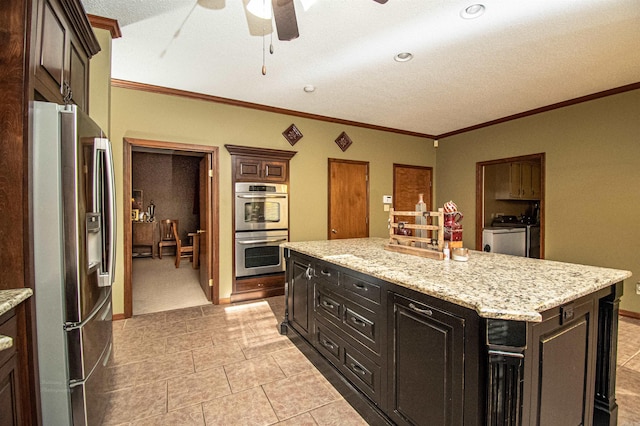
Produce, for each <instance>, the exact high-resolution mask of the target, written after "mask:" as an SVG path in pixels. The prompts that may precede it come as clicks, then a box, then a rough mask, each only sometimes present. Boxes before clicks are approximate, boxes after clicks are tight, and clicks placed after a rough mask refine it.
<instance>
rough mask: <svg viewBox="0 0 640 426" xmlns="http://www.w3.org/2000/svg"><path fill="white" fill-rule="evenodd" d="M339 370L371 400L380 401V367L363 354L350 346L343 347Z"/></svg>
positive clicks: (377, 402)
mask: <svg viewBox="0 0 640 426" xmlns="http://www.w3.org/2000/svg"><path fill="white" fill-rule="evenodd" d="M341 370H342V371H343V372H344V374H345V376H346V377H347V379H349V380H350V381H351V382H352V383H353V384H355V385H356V386H357V387H358V389H360V390H361V391H362V392H364V393H365V394H366V395H367V396H368V397H369V398H371V400H372V401H373V402H375V403H376V404H379V403H380V391H381V386H380V383H381V381H380V379H381V377H380V375H381V372H380V371H381V369H380V367H379V366H378V365H377V364H376V363H375V362H373V361H371V360H370V359H369V358H367V357H366V356H365V355H363V354H361V353H360V352H358V351H357V350H356V349H354V348H352V347H350V346H349V345H348V344H347V345H345V347H344V355H343V358H342V366H341Z"/></svg>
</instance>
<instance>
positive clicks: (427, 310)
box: [388, 293, 464, 426]
mask: <svg viewBox="0 0 640 426" xmlns="http://www.w3.org/2000/svg"><path fill="white" fill-rule="evenodd" d="M389 295H390V296H389V297H390V302H391V303H392V306H393V309H392V310H391V312H390V318H389V324H390V326H391V330H390V333H393V334H392V336H393V338H392V339H391V340H392V342H393V344H392V345H390V352H389V355H388V356H389V365H390V367H391V368H389V373H388V374H389V383H390V384H391V386H392V389H391V392H390V394H389V401H388V414H389V415H390V416H391V419H392V420H393V421H394V422H395V423H397V424H400V425H425V426H426V425H462V424H463V420H464V419H463V402H464V401H463V396H464V356H463V351H464V335H463V333H464V320H463V319H462V318H459V317H456V316H454V315H451V314H449V313H447V312H443V311H441V310H438V309H435V308H434V307H431V306H428V305H425V304H423V303H420V302H417V301H414V300H411V299H408V298H405V297H403V296H400V295H397V294H395V293H390V294H389Z"/></svg>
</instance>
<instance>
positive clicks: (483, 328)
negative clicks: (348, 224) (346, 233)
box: [282, 238, 631, 426]
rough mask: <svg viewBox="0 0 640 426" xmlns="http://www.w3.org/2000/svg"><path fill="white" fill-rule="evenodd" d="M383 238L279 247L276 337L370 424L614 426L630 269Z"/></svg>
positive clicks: (294, 244) (287, 244) (301, 243)
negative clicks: (280, 296)
mask: <svg viewBox="0 0 640 426" xmlns="http://www.w3.org/2000/svg"><path fill="white" fill-rule="evenodd" d="M387 241H388V240H386V239H381V238H367V239H352V240H332V241H313V242H295V243H285V244H283V246H284V248H285V258H286V260H287V289H286V291H287V293H286V294H287V296H286V297H287V311H286V314H285V320H284V321H283V326H282V331H283V332H288V331H289V330H290V329H293V331H294V332H289V333H288V334H289V335H290V336H292V337H294V339H295V340H299V341H301V342H303V343H302V345H303V346H306V347H307V349H308V348H309V347H312V348H313V349H314V351H313V352H315V353H318V354H320V355H322V358H323V360H326V361H328V363H329V364H330V365H331V366H332V368H331V369H325V370H324V371H323V373H325V374H326V375H327V374H328V375H334V376H335V377H338V378H339V379H340V380H342V381H344V383H346V384H347V386H346V388H345V389H347V391H348V390H349V389H353V392H352V393H353V395H345V397H347V399H348V400H349V401H350V402H352V403H353V401H354V398H356V397H359V398H360V399H361V400H362V401H364V402H365V404H354V406H356V408H357V409H358V410H359V411H360V412H361V413H364V412H365V411H366V413H364V414H366V415H365V418H367V420H369V421H370V422H372V423H377V422H380V423H382V422H392V423H396V424H407V425H413V424H418V425H421V424H424V425H438V424H464V425H484V424H487V425H519V424H526V425H534V424H538V425H545V426H546V425H556V424H557V425H567V424H576V425H577V424H584V425H590V424H611V425H612V424H615V423H616V418H617V405H616V402H615V371H616V370H615V368H616V344H617V324H618V322H617V314H618V303H619V299H620V296H621V295H622V281H623V280H625V279H627V278H629V277H630V276H631V273H630V272H628V271H620V270H614V269H608V268H599V267H592V266H585V265H575V264H567V263H561V262H553V261H544V260H537V259H529V258H522V257H515V256H506V255H499V254H492V253H483V252H473V251H472V252H471V254H470V257H469V260H468V261H467V262H457V261H453V260H445V261H441V260H431V259H425V258H421V257H417V256H412V255H407V254H400V253H395V252H390V251H386V250H385V249H384V247H385V244H386V243H387ZM299 338H301V339H299ZM305 353H307V354H309V353H310V352H309V351H308V350H307V351H306V352H305ZM334 383H335V380H334ZM341 392H343V391H342V390H341ZM343 393H345V392H343ZM347 393H348V392H347ZM350 398H351V399H350ZM362 407H366V410H365V409H364V408H362Z"/></svg>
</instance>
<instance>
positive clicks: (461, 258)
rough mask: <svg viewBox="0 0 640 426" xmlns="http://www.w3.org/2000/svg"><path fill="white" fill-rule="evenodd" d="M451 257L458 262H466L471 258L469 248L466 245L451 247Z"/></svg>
mask: <svg viewBox="0 0 640 426" xmlns="http://www.w3.org/2000/svg"><path fill="white" fill-rule="evenodd" d="M451 258H452V259H453V260H457V261H458V262H466V261H467V260H469V249H468V248H464V247H454V248H453V249H451Z"/></svg>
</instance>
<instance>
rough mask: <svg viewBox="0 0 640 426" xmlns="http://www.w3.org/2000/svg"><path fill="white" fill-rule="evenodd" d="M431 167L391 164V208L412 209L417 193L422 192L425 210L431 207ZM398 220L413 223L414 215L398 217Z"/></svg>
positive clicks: (415, 202)
mask: <svg viewBox="0 0 640 426" xmlns="http://www.w3.org/2000/svg"><path fill="white" fill-rule="evenodd" d="M432 173H433V169H432V168H431V167H422V166H407V165H404V164H394V165H393V208H394V210H399V211H414V210H415V209H416V204H417V203H418V199H419V197H418V194H423V199H424V202H425V204H426V205H427V210H428V211H431V210H432V209H433V206H432V200H431V192H432V185H431V179H432ZM398 220H401V221H406V222H410V223H415V218H414V217H409V216H407V217H402V216H400V217H398Z"/></svg>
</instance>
